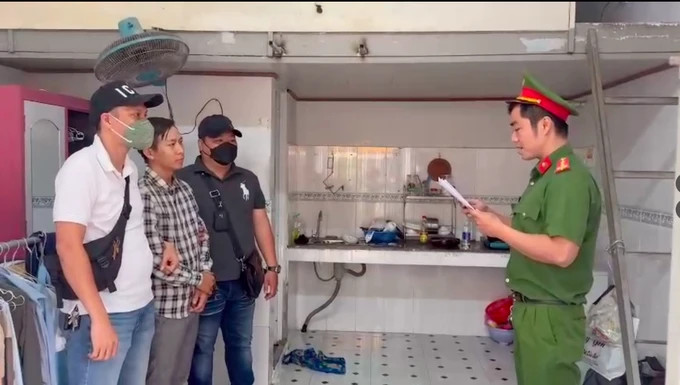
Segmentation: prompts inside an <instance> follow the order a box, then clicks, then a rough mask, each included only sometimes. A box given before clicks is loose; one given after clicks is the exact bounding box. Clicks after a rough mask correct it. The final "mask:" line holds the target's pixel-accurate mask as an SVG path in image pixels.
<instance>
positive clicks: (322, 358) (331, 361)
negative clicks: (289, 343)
mask: <svg viewBox="0 0 680 385" xmlns="http://www.w3.org/2000/svg"><path fill="white" fill-rule="evenodd" d="M283 364H284V365H290V364H296V365H298V366H302V367H303V368H308V369H311V370H314V371H317V372H322V373H331V374H345V372H346V366H345V359H344V358H342V357H327V356H326V355H325V354H323V352H322V351H320V350H319V352H318V353H317V352H316V351H314V348H309V349H307V350H304V351H303V350H302V349H296V350H293V351H291V352H290V353H288V354H286V355H284V356H283Z"/></svg>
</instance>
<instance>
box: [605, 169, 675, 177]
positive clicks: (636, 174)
mask: <svg viewBox="0 0 680 385" xmlns="http://www.w3.org/2000/svg"><path fill="white" fill-rule="evenodd" d="M614 178H619V179H674V178H675V172H674V171H614Z"/></svg>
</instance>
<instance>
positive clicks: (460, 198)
mask: <svg viewBox="0 0 680 385" xmlns="http://www.w3.org/2000/svg"><path fill="white" fill-rule="evenodd" d="M438 182H439V185H440V186H442V187H443V188H444V190H446V191H448V192H449V194H451V195H452V196H453V197H454V198H456V200H458V202H460V203H461V204H462V205H463V206H465V207H467V208H469V209H470V210H477V209H475V208H474V207H472V205H471V204H470V202H468V201H467V200H466V199H465V198H463V195H461V193H459V192H458V190H456V188H455V187H453V186H451V183H449V181H448V180H446V179H442V178H439V181H438Z"/></svg>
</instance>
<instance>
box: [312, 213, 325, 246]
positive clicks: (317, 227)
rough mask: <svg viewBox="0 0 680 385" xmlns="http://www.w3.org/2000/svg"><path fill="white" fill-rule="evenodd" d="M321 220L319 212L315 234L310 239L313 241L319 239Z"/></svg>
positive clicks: (321, 215)
mask: <svg viewBox="0 0 680 385" xmlns="http://www.w3.org/2000/svg"><path fill="white" fill-rule="evenodd" d="M322 219H323V212H322V210H319V216H318V217H317V219H316V234H315V235H314V236H313V237H312V238H313V239H314V240H315V241H317V242H318V241H319V239H321V220H322Z"/></svg>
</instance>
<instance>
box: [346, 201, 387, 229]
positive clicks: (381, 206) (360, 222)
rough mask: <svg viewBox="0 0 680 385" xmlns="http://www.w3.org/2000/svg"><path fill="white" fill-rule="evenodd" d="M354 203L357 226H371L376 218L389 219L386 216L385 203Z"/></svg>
mask: <svg viewBox="0 0 680 385" xmlns="http://www.w3.org/2000/svg"><path fill="white" fill-rule="evenodd" d="M354 205H355V208H356V226H355V227H369V226H370V225H371V223H373V221H375V220H386V219H387V218H386V216H385V205H386V204H385V203H373V202H357V203H355V204H354Z"/></svg>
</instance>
